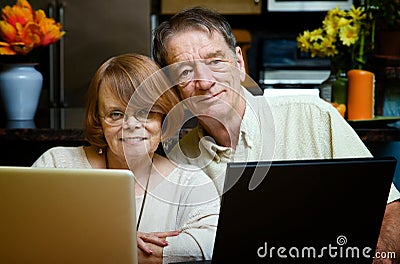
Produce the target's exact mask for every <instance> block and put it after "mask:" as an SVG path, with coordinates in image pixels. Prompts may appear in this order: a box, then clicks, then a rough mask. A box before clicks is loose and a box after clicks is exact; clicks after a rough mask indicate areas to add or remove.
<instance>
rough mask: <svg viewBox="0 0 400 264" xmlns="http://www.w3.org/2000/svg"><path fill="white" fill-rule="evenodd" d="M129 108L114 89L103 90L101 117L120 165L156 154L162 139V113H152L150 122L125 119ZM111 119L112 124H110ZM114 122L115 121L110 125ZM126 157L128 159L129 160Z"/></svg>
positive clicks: (101, 92) (112, 151)
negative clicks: (116, 94)
mask: <svg viewBox="0 0 400 264" xmlns="http://www.w3.org/2000/svg"><path fill="white" fill-rule="evenodd" d="M125 110H126V109H125V106H124V104H123V103H122V102H120V100H119V99H118V98H117V97H116V96H114V95H113V94H112V93H111V92H110V89H107V88H106V87H100V91H99V115H100V116H101V117H103V118H101V122H102V127H103V132H104V136H105V138H106V141H107V144H108V147H109V149H110V151H111V152H109V153H108V154H109V156H111V155H113V156H114V157H115V158H117V159H119V160H120V162H124V163H125V162H126V158H127V159H128V160H135V159H141V158H143V157H145V156H150V157H152V155H153V154H154V152H155V151H156V149H157V147H158V144H159V143H160V140H161V126H162V124H161V123H162V114H160V113H150V114H149V115H148V118H147V119H146V120H143V119H140V121H139V120H138V119H136V118H135V117H134V116H130V117H129V118H126V117H125V121H123V120H124V112H125ZM107 120H108V121H107ZM110 121H111V122H110ZM125 155H126V158H125Z"/></svg>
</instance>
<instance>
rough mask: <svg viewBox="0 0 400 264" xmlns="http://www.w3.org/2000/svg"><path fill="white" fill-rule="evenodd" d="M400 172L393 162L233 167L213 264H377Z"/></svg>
mask: <svg viewBox="0 0 400 264" xmlns="http://www.w3.org/2000/svg"><path fill="white" fill-rule="evenodd" d="M395 166H396V160H395V159H394V158H361V159H331V160H304V161H274V162H272V163H271V162H250V163H228V166H227V172H226V181H225V188H226V189H227V191H226V192H224V194H223V196H222V201H221V202H222V204H221V212H220V217H219V223H218V230H217V235H216V241H215V246H214V253H213V259H212V263H231V262H232V263H274V264H275V263H371V262H372V259H371V258H370V257H372V256H373V254H374V251H375V247H376V243H377V239H378V236H379V232H380V227H381V223H382V219H383V215H384V211H385V207H386V203H387V198H388V195H389V191H390V186H391V183H392V180H393V175H394V171H395ZM256 168H257V170H255V169H256ZM264 176H265V177H264ZM252 177H254V178H255V179H253V180H251V179H252ZM260 177H261V178H263V180H261V181H260V179H261V178H260ZM257 178H258V179H257ZM250 182H252V183H251V184H250ZM254 182H259V184H258V186H254ZM249 184H250V188H249ZM234 261H236V262H234Z"/></svg>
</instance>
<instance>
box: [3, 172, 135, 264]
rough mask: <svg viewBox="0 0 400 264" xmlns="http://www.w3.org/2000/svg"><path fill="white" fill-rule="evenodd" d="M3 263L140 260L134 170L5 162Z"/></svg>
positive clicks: (133, 261)
mask: <svg viewBox="0 0 400 264" xmlns="http://www.w3.org/2000/svg"><path fill="white" fill-rule="evenodd" d="M0 212H1V213H0V263H14V264H20V263H21V264H22V263H24V264H25V263H32V264H39V263H40V264H50V263H51V264H54V263H57V264H60V263H74V264H79V263H85V264H87V263H96V264H100V263H127V264H128V263H129V264H131V263H132V264H136V263H137V242H136V225H135V222H136V221H135V219H136V216H135V194H134V180H133V174H132V173H131V172H130V171H129V170H98V169H86V170H82V169H50V168H29V167H0Z"/></svg>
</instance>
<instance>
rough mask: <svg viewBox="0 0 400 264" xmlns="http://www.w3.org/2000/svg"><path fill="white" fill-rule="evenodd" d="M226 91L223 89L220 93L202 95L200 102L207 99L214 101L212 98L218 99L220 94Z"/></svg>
mask: <svg viewBox="0 0 400 264" xmlns="http://www.w3.org/2000/svg"><path fill="white" fill-rule="evenodd" d="M223 92H224V91H221V92H219V93H216V94H213V95H202V96H200V100H199V102H206V101H212V100H218V99H219V97H220V95H221V94H222V93H223Z"/></svg>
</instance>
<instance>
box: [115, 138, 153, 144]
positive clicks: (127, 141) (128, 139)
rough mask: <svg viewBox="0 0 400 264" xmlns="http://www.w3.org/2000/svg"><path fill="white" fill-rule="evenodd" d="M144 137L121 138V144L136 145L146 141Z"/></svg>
mask: <svg viewBox="0 0 400 264" xmlns="http://www.w3.org/2000/svg"><path fill="white" fill-rule="evenodd" d="M146 139H147V138H146V137H125V138H122V139H121V140H122V142H126V143H137V142H141V141H144V140H146Z"/></svg>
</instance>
